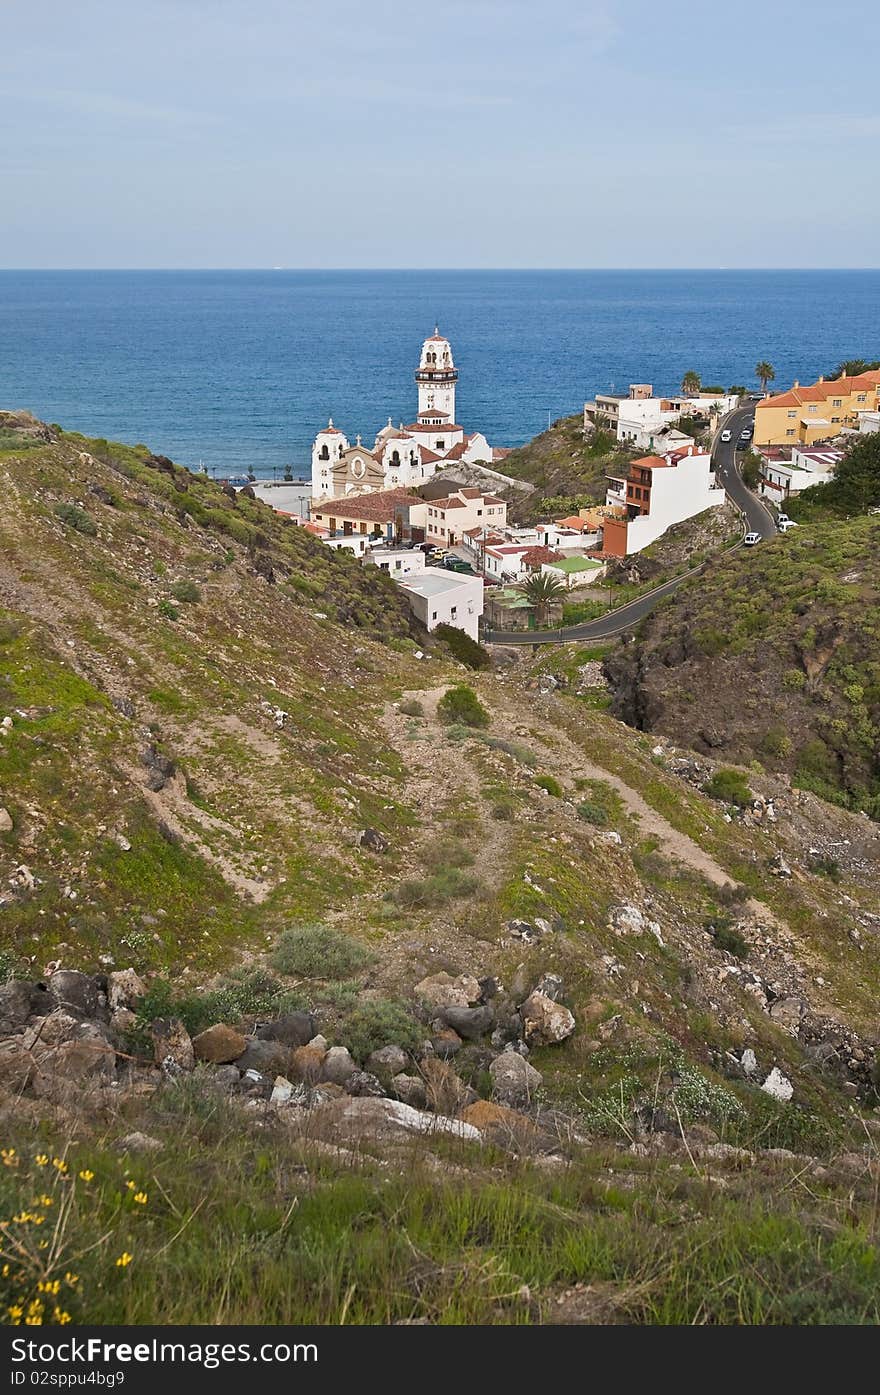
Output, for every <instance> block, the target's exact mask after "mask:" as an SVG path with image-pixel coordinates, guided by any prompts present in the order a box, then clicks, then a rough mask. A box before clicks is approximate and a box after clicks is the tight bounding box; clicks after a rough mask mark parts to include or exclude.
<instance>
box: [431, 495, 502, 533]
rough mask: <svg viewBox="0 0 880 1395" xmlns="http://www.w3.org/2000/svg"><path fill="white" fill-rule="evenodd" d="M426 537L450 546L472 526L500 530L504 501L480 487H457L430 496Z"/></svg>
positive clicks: (472, 528) (468, 531) (472, 531)
mask: <svg viewBox="0 0 880 1395" xmlns="http://www.w3.org/2000/svg"><path fill="white" fill-rule="evenodd" d="M426 510H427V512H426V520H425V537H426V540H427V541H428V542H434V543H439V544H441V545H442V546H443V547H452V546H454V545H455V544H456V543H461V542H462V540H463V538H464V537H465V535H468V537H471V538H472V537H473V536H474V529H488V530H490V531H493V532H494V531H495V530H497V529H501V530H503V529H504V527H505V524H506V523H507V505H506V504H505V502H504V500H503V499H499V498H498V496H497V495H496V494H484V493H483V491H482V489H475V488H474V489H457V490H456V491H455V492H454V493H452V494H448V495H447V496H446V497H445V498H443V499H430V500H428V502H427V505H426Z"/></svg>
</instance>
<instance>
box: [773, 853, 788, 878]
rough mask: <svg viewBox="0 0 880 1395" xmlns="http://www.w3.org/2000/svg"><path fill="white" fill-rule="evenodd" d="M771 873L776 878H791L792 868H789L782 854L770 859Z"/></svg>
mask: <svg viewBox="0 0 880 1395" xmlns="http://www.w3.org/2000/svg"><path fill="white" fill-rule="evenodd" d="M770 871H771V872H772V874H773V876H774V877H790V876H791V868H790V867H789V865H788V863H787V862H786V860H785V858H784V857H783V856H782V853H780V852H778V853H776V855H775V856H774V857H772V858H771V859H770Z"/></svg>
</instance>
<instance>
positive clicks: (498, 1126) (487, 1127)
mask: <svg viewBox="0 0 880 1395" xmlns="http://www.w3.org/2000/svg"><path fill="white" fill-rule="evenodd" d="M459 1117H460V1118H461V1120H462V1121H463V1123H465V1124H473V1126H474V1128H475V1129H479V1130H480V1133H481V1134H482V1135H483V1137H484V1138H487V1139H488V1140H489V1141H490V1142H491V1143H495V1144H497V1145H498V1146H499V1147H501V1148H510V1147H511V1146H514V1147H517V1148H520V1147H522V1146H523V1144H526V1143H530V1142H533V1141H534V1139H535V1137H536V1135H537V1129H536V1127H535V1124H534V1121H533V1120H532V1119H529V1118H527V1117H526V1116H525V1115H524V1114H517V1112H516V1110H515V1109H509V1108H508V1107H507V1105H504V1104H496V1103H495V1102H494V1101H493V1100H476V1101H475V1103H474V1104H469V1105H467V1107H466V1108H465V1109H463V1110H462V1111H461V1114H460V1116H459Z"/></svg>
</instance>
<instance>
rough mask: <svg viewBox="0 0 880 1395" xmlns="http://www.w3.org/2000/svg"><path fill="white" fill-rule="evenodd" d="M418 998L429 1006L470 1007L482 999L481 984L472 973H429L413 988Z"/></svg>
mask: <svg viewBox="0 0 880 1395" xmlns="http://www.w3.org/2000/svg"><path fill="white" fill-rule="evenodd" d="M413 992H414V993H415V995H416V997H417V998H420V999H421V1000H422V1002H423V1003H427V1004H428V1006H429V1007H435V1008H448V1007H470V1006H471V1004H472V1003H478V1002H479V1001H480V985H479V983H478V982H477V980H476V979H475V978H474V977H473V976H472V975H471V974H459V975H458V977H457V978H453V977H452V975H451V974H446V973H439V974H429V975H428V977H427V978H423V979H422V981H421V982H420V983H417V984H416V986H415V988H414V989H413Z"/></svg>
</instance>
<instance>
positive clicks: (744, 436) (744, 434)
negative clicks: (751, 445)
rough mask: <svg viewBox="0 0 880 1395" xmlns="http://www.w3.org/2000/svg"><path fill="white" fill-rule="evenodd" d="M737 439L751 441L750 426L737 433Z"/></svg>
mask: <svg viewBox="0 0 880 1395" xmlns="http://www.w3.org/2000/svg"><path fill="white" fill-rule="evenodd" d="M739 439H740V440H741V441H750V440H751V439H752V428H751V427H750V426H744V427H743V429H742V431H741V432H740V433H739Z"/></svg>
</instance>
